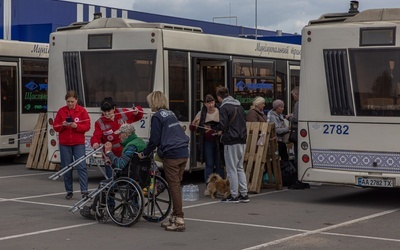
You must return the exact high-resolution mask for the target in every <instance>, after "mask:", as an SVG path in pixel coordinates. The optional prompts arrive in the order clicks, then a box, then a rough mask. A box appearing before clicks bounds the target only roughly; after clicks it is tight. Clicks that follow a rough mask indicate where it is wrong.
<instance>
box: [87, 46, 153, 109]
mask: <svg viewBox="0 0 400 250" xmlns="http://www.w3.org/2000/svg"><path fill="white" fill-rule="evenodd" d="M81 57H82V75H83V83H84V84H83V86H84V93H85V100H86V106H89V107H98V106H99V105H100V102H101V101H102V100H103V99H104V97H108V96H111V97H113V98H114V99H115V101H116V103H117V106H119V107H131V106H132V103H135V104H136V105H140V106H142V107H148V104H147V101H146V97H147V95H148V94H149V93H150V92H151V91H152V90H153V84H154V72H155V60H156V59H155V58H156V51H155V50H144V51H143V50H130V51H90V52H82V53H81Z"/></svg>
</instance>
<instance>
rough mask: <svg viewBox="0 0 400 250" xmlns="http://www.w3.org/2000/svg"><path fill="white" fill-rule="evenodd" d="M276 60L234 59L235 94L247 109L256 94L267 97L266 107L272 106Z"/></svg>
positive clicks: (267, 108) (268, 108)
mask: <svg viewBox="0 0 400 250" xmlns="http://www.w3.org/2000/svg"><path fill="white" fill-rule="evenodd" d="M275 71H276V70H275V61H271V60H251V59H234V60H233V90H234V91H233V96H234V97H235V98H236V99H237V100H239V101H240V102H241V104H242V106H243V107H244V109H245V110H248V109H250V106H251V104H252V102H253V99H254V98H255V97H256V96H262V97H264V98H265V101H266V102H265V109H266V111H267V110H270V109H271V108H272V102H273V100H274V96H275V91H274V85H275V79H276V75H275Z"/></svg>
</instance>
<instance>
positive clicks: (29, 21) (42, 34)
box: [0, 0, 300, 43]
mask: <svg viewBox="0 0 400 250" xmlns="http://www.w3.org/2000/svg"><path fill="white" fill-rule="evenodd" d="M94 13H102V17H122V18H129V19H136V20H140V21H144V22H159V23H171V24H179V25H186V26H194V27H200V28H202V30H203V32H204V33H209V34H216V35H224V36H235V37H238V36H246V35H248V34H255V33H256V32H255V29H254V28H248V27H243V26H236V25H228V24H220V23H214V22H206V21H198V20H192V19H186V18H178V17H171V16H165V15H156V14H151V13H144V12H139V11H133V10H125V9H117V8H110V7H105V6H97V5H91V4H83V3H75V2H68V1H59V0H35V1H32V0H0V22H1V23H0V39H4V40H19V41H30V42H44V43H48V42H49V35H50V33H51V32H53V31H55V30H56V29H57V27H61V26H68V25H69V24H71V23H73V22H88V21H91V20H92V19H93V15H94ZM257 34H258V35H259V36H262V37H263V40H264V39H266V40H268V37H271V38H274V37H275V38H274V39H276V37H277V34H276V32H275V31H270V30H263V29H257ZM296 37H297V38H299V37H300V36H299V35H292V34H288V33H283V34H282V37H281V38H280V39H279V41H282V42H290V43H294V42H291V41H292V40H293V38H296ZM286 40H287V41H286ZM295 40H296V41H300V39H295Z"/></svg>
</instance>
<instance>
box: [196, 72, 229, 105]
mask: <svg viewBox="0 0 400 250" xmlns="http://www.w3.org/2000/svg"><path fill="white" fill-rule="evenodd" d="M203 81H204V82H203V93H204V96H205V95H207V94H211V95H212V96H214V98H216V96H215V92H216V91H217V87H218V86H219V85H222V86H225V67H224V66H204V67H203ZM204 96H203V97H202V98H204ZM198 110H200V109H198Z"/></svg>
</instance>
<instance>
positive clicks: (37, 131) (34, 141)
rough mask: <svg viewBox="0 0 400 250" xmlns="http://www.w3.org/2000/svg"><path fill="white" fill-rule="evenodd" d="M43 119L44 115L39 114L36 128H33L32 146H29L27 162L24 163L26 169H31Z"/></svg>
mask: <svg viewBox="0 0 400 250" xmlns="http://www.w3.org/2000/svg"><path fill="white" fill-rule="evenodd" d="M43 119H44V113H40V114H39V117H38V120H37V123H36V126H35V129H34V131H33V139H32V144H31V148H30V150H29V155H28V160H27V161H26V167H27V168H33V161H34V158H35V155H36V149H37V143H38V140H39V136H40V134H41V129H42V124H43Z"/></svg>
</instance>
